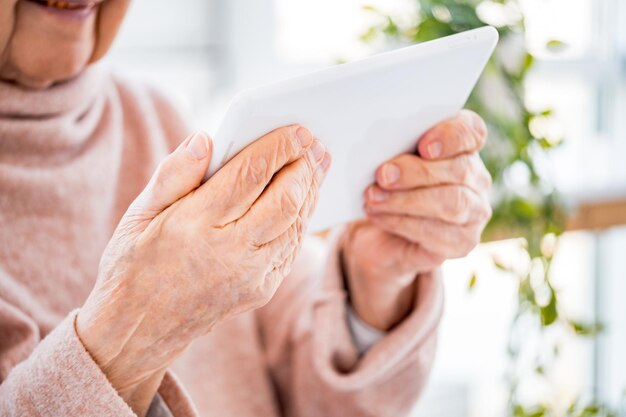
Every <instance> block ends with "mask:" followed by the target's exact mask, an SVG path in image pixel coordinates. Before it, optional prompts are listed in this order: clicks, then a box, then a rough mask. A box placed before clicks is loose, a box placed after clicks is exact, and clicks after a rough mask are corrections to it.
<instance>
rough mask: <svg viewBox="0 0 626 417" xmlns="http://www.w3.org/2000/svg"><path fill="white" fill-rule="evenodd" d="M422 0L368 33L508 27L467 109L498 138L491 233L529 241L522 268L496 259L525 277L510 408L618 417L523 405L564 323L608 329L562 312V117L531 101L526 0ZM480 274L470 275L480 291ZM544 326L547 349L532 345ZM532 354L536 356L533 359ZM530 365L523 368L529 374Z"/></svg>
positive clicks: (514, 331)
mask: <svg viewBox="0 0 626 417" xmlns="http://www.w3.org/2000/svg"><path fill="white" fill-rule="evenodd" d="M406 1H407V2H414V3H416V4H415V6H416V7H415V13H414V14H413V15H411V16H392V15H389V14H387V13H385V12H383V11H381V10H378V9H376V8H374V7H366V10H367V11H369V12H371V13H375V14H376V16H378V18H379V21H380V23H379V24H377V25H375V26H373V27H371V28H370V29H369V30H368V31H367V32H365V33H364V34H363V36H362V39H363V40H364V41H366V42H370V43H376V42H379V41H382V43H383V44H389V41H392V42H393V43H395V44H398V43H400V44H409V43H417V42H422V41H427V40H431V39H434V38H438V37H441V36H446V35H451V34H454V33H457V32H462V31H465V30H469V29H473V28H477V27H482V26H485V25H486V24H491V25H493V26H495V27H496V28H497V29H498V32H499V34H500V43H499V46H498V48H497V50H496V53H495V54H494V56H493V57H492V59H491V60H490V62H489V64H488V65H487V68H486V70H485V73H484V75H483V77H482V78H481V80H480V81H479V84H478V86H477V88H476V89H475V91H474V93H473V94H472V96H471V97H470V99H469V101H468V105H467V107H468V108H470V109H472V110H474V111H476V112H477V113H479V114H480V115H481V116H482V117H483V118H484V119H485V120H486V122H487V124H488V126H489V131H490V137H489V141H488V144H487V146H486V147H485V149H484V150H483V152H482V157H483V160H484V161H485V164H486V166H487V168H488V169H489V171H490V173H491V175H492V177H493V179H494V201H493V207H494V215H493V218H492V220H491V222H490V224H489V225H488V227H487V229H486V230H485V234H484V235H483V237H484V238H486V239H489V240H492V239H497V238H499V237H521V238H523V239H522V240H521V241H522V245H523V248H522V250H523V251H524V252H525V259H526V262H525V264H526V265H525V266H523V267H521V268H520V267H519V265H518V266H517V267H516V268H512V267H511V266H509V265H507V263H506V262H505V261H504V260H502V261H500V260H495V259H494V263H495V265H496V266H497V267H498V268H499V269H501V270H503V271H506V272H507V273H509V274H511V275H512V276H513V277H514V278H515V279H516V282H517V283H518V305H517V312H516V314H515V317H514V319H513V323H512V325H511V331H510V337H509V344H508V354H509V356H510V359H511V361H510V362H511V366H510V370H509V372H508V375H507V382H508V386H509V402H508V414H509V415H510V416H514V417H543V416H568V417H583V416H584V417H594V416H604V417H610V416H614V415H616V414H615V413H614V412H612V411H611V410H609V409H608V408H606V407H604V406H602V405H599V404H597V403H596V402H594V401H592V402H590V403H588V404H584V403H581V402H580V401H576V402H573V403H572V404H570V405H569V407H558V406H555V405H554V404H551V403H550V401H546V402H545V403H541V404H523V403H522V400H521V399H520V396H519V390H520V388H519V387H520V383H521V382H522V381H523V379H524V378H527V377H528V375H527V374H528V369H531V373H532V375H531V376H530V377H531V378H539V379H544V380H545V381H544V382H548V383H549V375H550V372H551V370H552V366H553V364H554V362H555V360H556V358H557V357H558V354H559V345H558V343H557V342H555V341H554V338H552V337H550V333H551V332H553V331H554V330H555V329H561V330H563V329H565V330H566V331H569V332H572V333H573V334H575V335H580V336H584V337H595V335H596V334H597V333H598V331H599V330H600V329H601V327H600V326H599V325H598V324H595V323H580V322H575V321H572V320H570V319H568V318H567V317H565V316H564V314H563V313H562V312H561V309H560V308H559V291H558V289H557V288H555V286H554V285H553V282H552V280H551V276H550V268H551V265H552V261H553V255H554V252H555V250H556V247H557V245H558V240H559V236H560V235H561V234H562V233H563V231H564V230H565V210H564V207H563V204H562V202H561V201H560V199H559V196H558V193H557V192H556V190H555V189H554V187H553V185H552V184H551V183H550V181H549V179H548V178H546V177H545V175H542V172H541V169H540V166H541V163H540V161H541V160H542V159H544V158H545V156H546V154H547V153H548V152H549V151H550V150H551V149H553V148H554V147H556V146H558V145H559V144H560V143H561V140H560V138H554V137H550V136H549V135H548V134H547V129H545V126H546V125H548V124H549V123H551V122H552V118H553V116H552V111H551V110H550V109H531V108H529V106H528V105H527V103H526V99H525V81H526V79H527V75H528V73H529V71H530V70H531V69H532V67H533V64H534V62H535V58H534V56H533V55H532V54H531V53H530V52H529V51H528V50H527V48H526V46H525V41H524V35H525V21H524V16H523V13H522V11H521V9H520V5H519V2H518V0H490V1H487V0H421V1H420V0H406ZM564 46H565V45H564V44H563V43H562V42H560V41H558V40H550V41H549V42H548V43H547V45H546V47H547V48H548V49H552V50H555V51H558V50H560V49H562V48H563V47H564ZM476 280H477V277H476V275H473V276H472V277H471V278H470V281H469V287H470V288H472V287H473V286H474V285H475V283H476ZM529 331H530V332H534V333H535V334H536V335H537V337H538V338H539V340H540V341H541V343H540V344H539V346H538V347H535V346H532V347H529V346H526V345H525V343H524V340H525V337H526V336H527V335H528V332H529ZM528 357H530V358H531V359H530V361H529V360H528V359H527V358H528ZM520 369H521V370H520Z"/></svg>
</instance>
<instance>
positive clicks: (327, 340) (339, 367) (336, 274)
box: [313, 228, 443, 390]
mask: <svg viewBox="0 0 626 417" xmlns="http://www.w3.org/2000/svg"><path fill="white" fill-rule="evenodd" d="M344 230H345V229H344V228H338V229H336V230H334V231H333V233H332V235H331V237H330V242H329V243H330V245H329V250H330V252H329V253H328V256H327V264H326V267H325V271H324V272H323V274H322V276H323V282H322V290H321V291H320V295H319V298H317V300H316V301H315V303H314V321H315V323H314V334H313V337H314V341H313V342H314V344H315V345H314V346H315V350H314V351H315V352H316V355H315V356H314V358H313V360H314V365H315V367H316V369H317V371H318V372H319V374H320V376H321V377H322V378H323V379H325V380H327V382H328V383H330V384H332V385H333V386H336V387H342V388H343V389H345V390H356V389H361V388H363V387H365V386H368V385H370V384H375V383H376V382H377V381H381V380H384V379H386V378H387V377H389V375H391V374H394V373H395V372H399V371H400V370H402V369H403V368H404V367H405V366H406V364H407V363H409V362H410V361H418V362H420V363H421V362H423V361H424V360H427V361H431V360H432V356H433V354H434V349H435V341H436V334H437V328H438V324H439V321H440V319H441V315H442V311H443V287H442V284H441V280H440V279H439V274H438V273H431V274H422V275H420V276H418V277H417V278H416V285H415V300H414V303H413V305H414V306H415V307H414V308H413V310H412V311H411V312H410V314H409V315H408V316H407V318H405V319H404V320H403V321H402V322H401V323H399V324H398V325H397V326H395V327H394V328H393V329H392V330H390V331H389V332H388V333H386V334H385V336H384V337H382V338H381V339H380V340H379V341H377V343H375V344H374V345H373V346H372V347H371V348H370V349H369V350H367V352H365V354H364V355H362V356H361V355H359V351H358V346H356V345H355V340H354V338H353V336H352V335H351V334H350V329H349V325H348V320H346V317H347V310H346V308H347V305H348V303H347V302H346V299H347V294H346V291H345V289H344V284H343V276H342V274H341V260H340V256H339V255H340V247H341V240H342V238H343V236H344ZM421 365H422V366H421V368H424V369H427V368H429V367H430V366H429V365H428V364H427V363H423V364H421Z"/></svg>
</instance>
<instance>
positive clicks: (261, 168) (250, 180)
mask: <svg viewBox="0 0 626 417" xmlns="http://www.w3.org/2000/svg"><path fill="white" fill-rule="evenodd" d="M270 171H271V170H270V163H269V162H268V160H267V159H266V158H255V157H248V158H246V159H245V160H244V161H243V163H242V166H241V174H240V176H239V178H241V179H242V180H243V181H244V182H245V183H246V184H251V185H257V184H260V183H263V182H265V181H266V179H268V178H269V177H270V176H271V175H272V173H271V172H270Z"/></svg>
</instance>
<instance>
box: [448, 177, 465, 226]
mask: <svg viewBox="0 0 626 417" xmlns="http://www.w3.org/2000/svg"><path fill="white" fill-rule="evenodd" d="M448 192H449V197H448V206H447V210H448V212H447V214H448V217H449V218H450V219H451V220H452V221H454V222H456V223H465V222H466V221H467V211H468V206H469V201H470V198H469V195H468V191H467V190H466V189H465V187H459V186H453V187H450V189H449V190H448Z"/></svg>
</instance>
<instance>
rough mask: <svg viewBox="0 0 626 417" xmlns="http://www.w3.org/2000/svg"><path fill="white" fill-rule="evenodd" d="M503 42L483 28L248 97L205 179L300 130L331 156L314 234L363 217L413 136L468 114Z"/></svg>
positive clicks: (229, 123)
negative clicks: (385, 170) (367, 194)
mask: <svg viewBox="0 0 626 417" xmlns="http://www.w3.org/2000/svg"><path fill="white" fill-rule="evenodd" d="M497 39H498V33H497V31H496V30H495V29H494V28H491V27H484V28H480V29H475V30H471V31H468V32H464V33H460V34H456V35H452V36H448V37H445V38H441V39H437V40H434V41H431V42H426V43H423V44H419V45H414V46H410V47H407V48H403V49H399V50H395V51H392V52H387V53H384V54H380V55H376V56H373V57H370V58H366V59H363V60H360V61H355V62H352V63H349V64H344V65H339V66H335V67H332V68H329V69H326V70H322V71H319V72H316V73H312V74H307V75H304V76H301V77H297V78H292V79H289V80H286V81H282V82H279V83H275V84H272V85H267V86H263V87H259V88H256V89H253V90H248V91H245V92H243V93H242V94H240V95H239V96H238V97H237V98H236V99H235V100H234V101H233V103H232V104H231V105H230V107H229V109H228V111H227V113H226V115H225V117H224V119H223V121H222V123H221V125H220V127H219V129H218V131H217V133H216V135H215V138H214V151H213V160H212V162H211V167H210V169H209V172H210V173H213V172H215V171H216V170H217V169H219V168H220V167H221V166H222V165H224V164H225V163H226V162H227V161H228V160H230V159H231V158H232V157H233V156H235V155H236V154H237V153H238V152H239V151H240V150H241V149H243V148H244V147H245V146H246V145H248V144H249V143H251V142H252V141H254V140H255V139H257V138H259V137H261V136H263V135H265V134H266V133H268V132H270V131H272V130H274V129H276V128H278V127H281V126H286V125H291V124H300V125H302V126H305V127H306V128H308V129H310V130H311V132H313V134H314V135H315V136H316V137H317V138H319V140H320V141H321V142H322V143H323V144H324V145H325V146H326V147H327V148H328V149H329V151H330V152H331V154H332V157H333V163H332V166H331V169H330V171H329V173H328V176H327V178H326V181H325V183H324V185H323V187H322V189H321V192H320V195H319V201H318V204H317V209H316V212H315V215H314V217H313V219H312V221H311V224H310V226H309V231H311V232H316V231H320V230H324V229H326V228H328V227H331V226H333V225H336V224H340V223H344V222H348V221H352V220H356V219H358V218H361V217H363V216H364V211H363V204H364V201H363V192H364V191H365V189H366V188H367V187H368V186H369V185H370V184H372V183H373V182H374V175H375V171H376V168H377V167H378V166H379V165H381V164H382V163H384V162H385V161H387V160H388V159H391V158H393V157H395V156H397V155H399V154H401V153H404V152H412V153H413V152H415V149H416V144H417V138H419V137H420V136H421V135H422V134H423V133H424V132H426V131H427V130H428V129H429V128H430V127H432V126H433V125H435V124H437V123H439V122H441V121H443V120H445V119H448V118H450V117H452V116H454V115H455V114H456V113H458V112H459V111H460V110H461V109H462V107H463V105H464V104H465V102H466V100H467V98H468V97H469V95H470V93H471V91H472V89H473V87H474V85H475V84H476V81H477V80H478V78H479V76H480V74H481V73H482V71H483V68H484V66H485V64H486V63H487V61H488V59H489V57H490V56H491V53H492V52H493V50H494V48H495V45H496V43H497Z"/></svg>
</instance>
